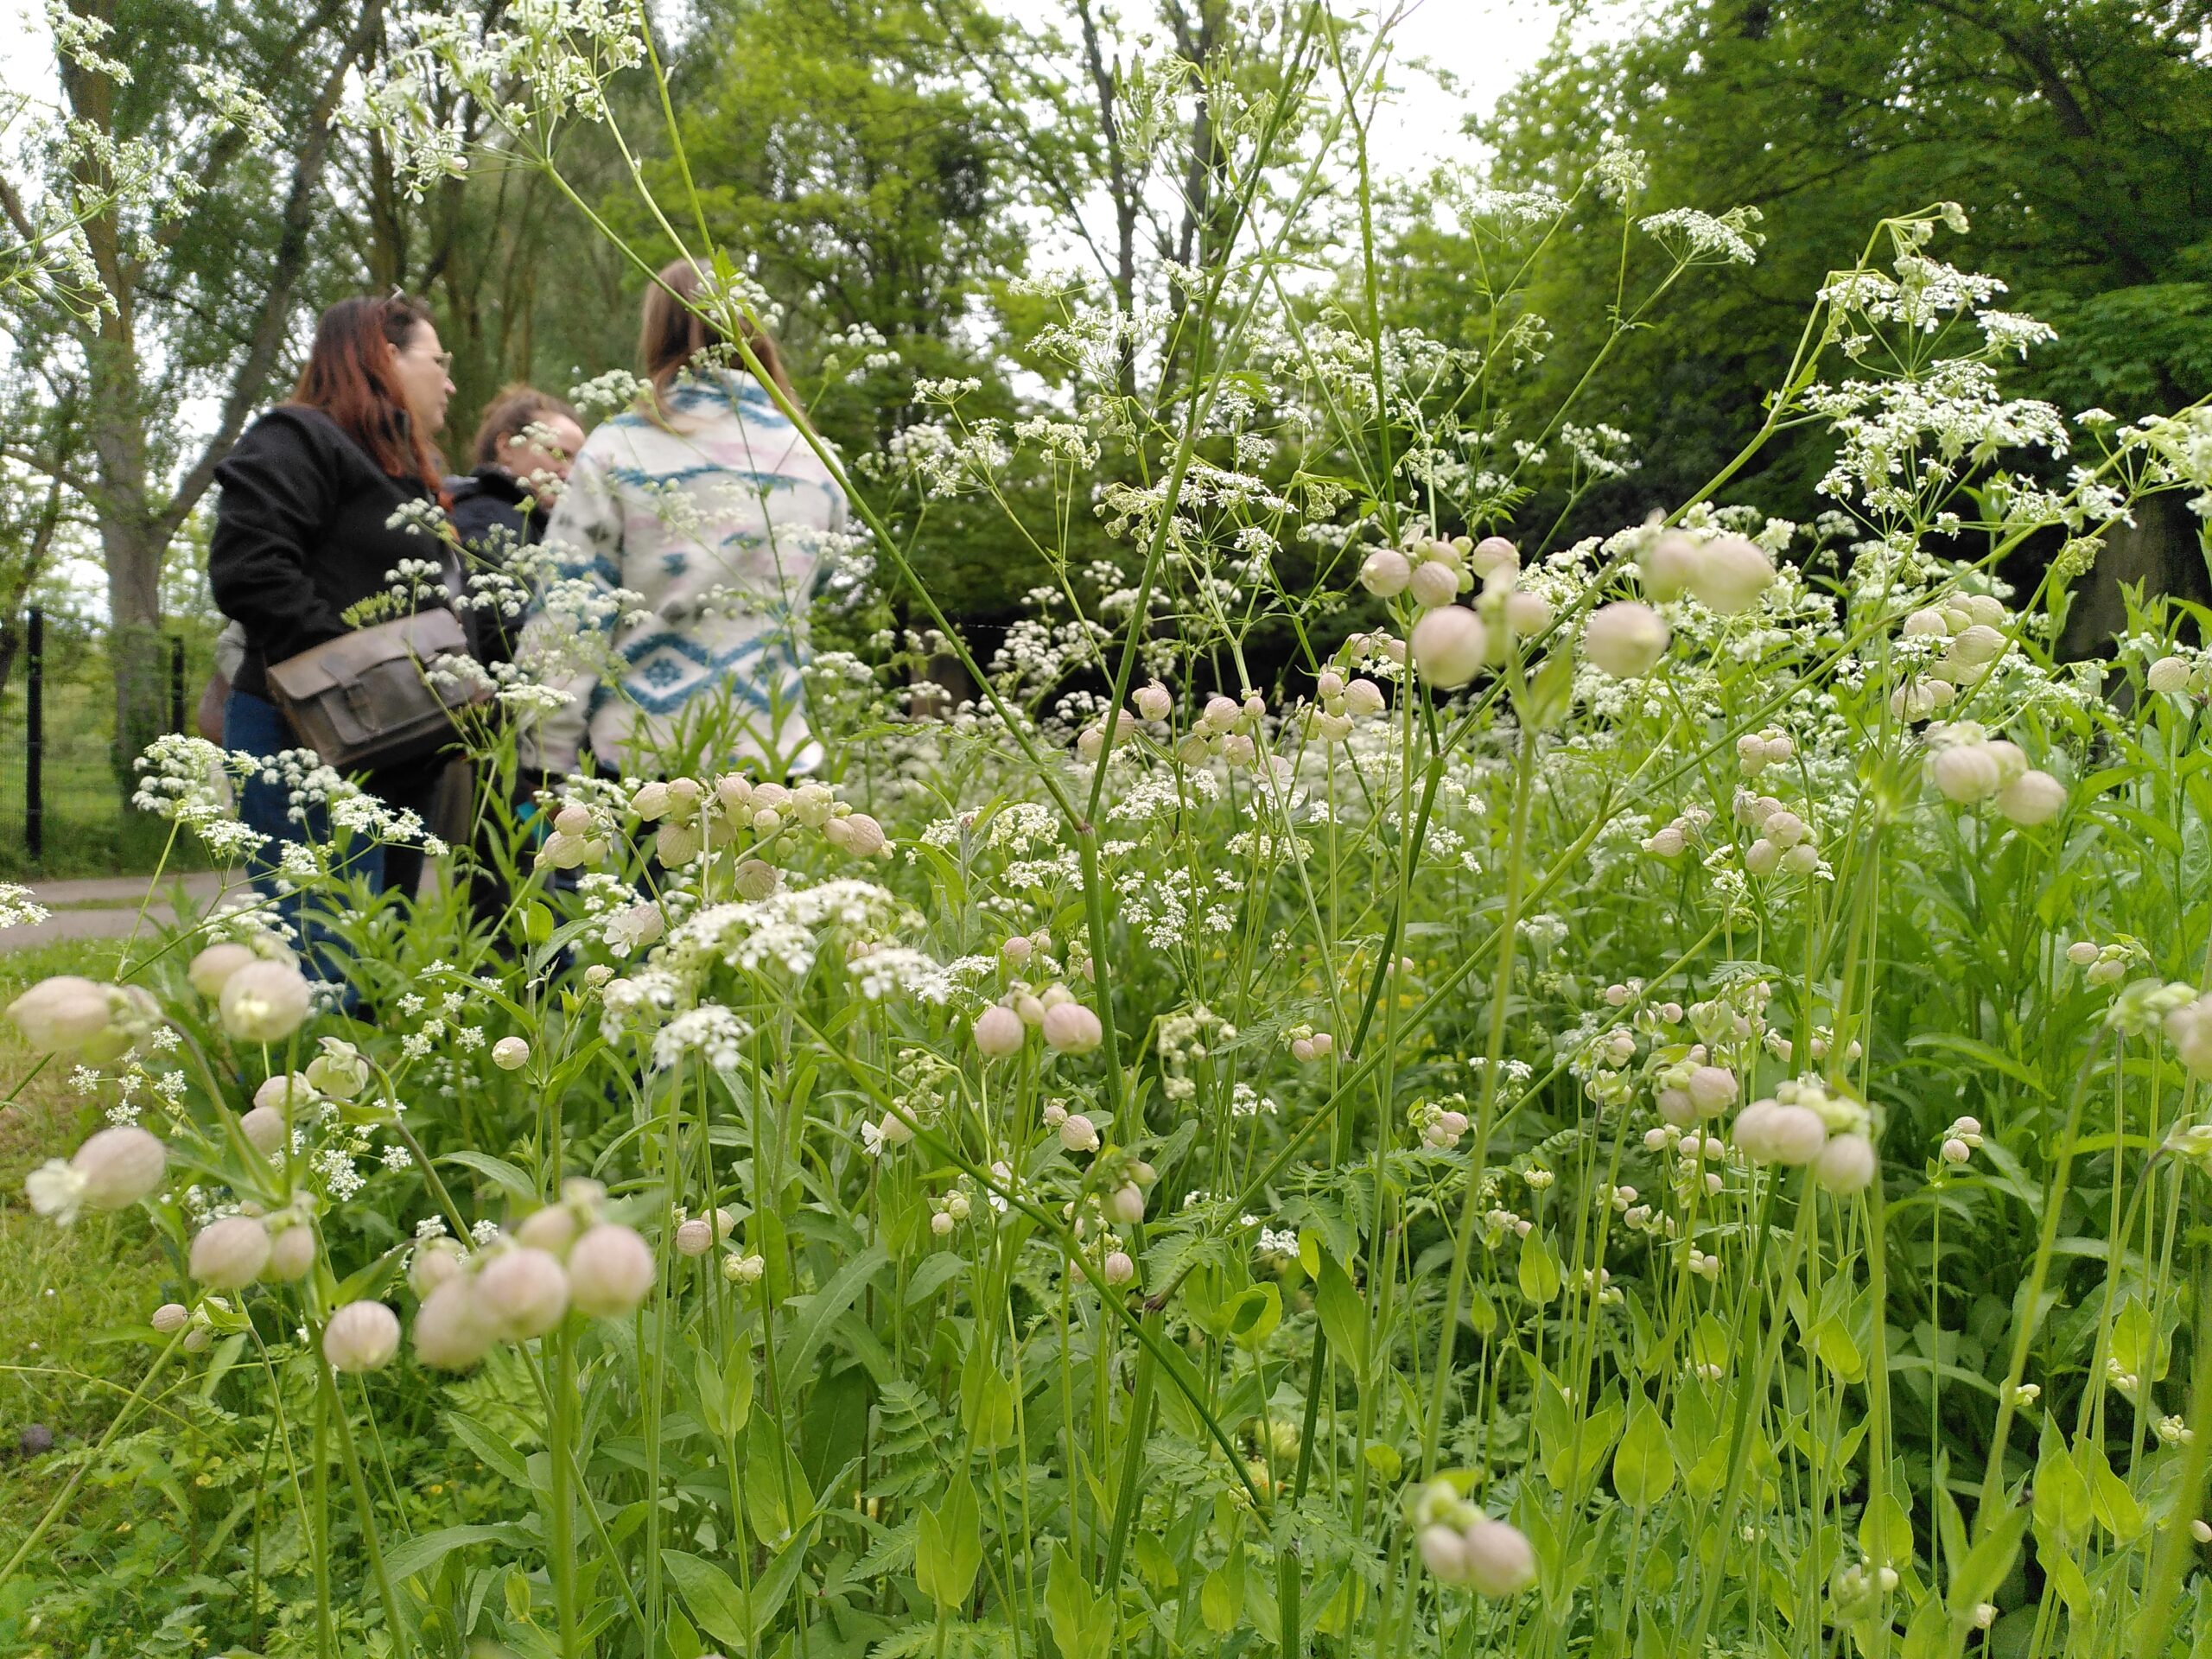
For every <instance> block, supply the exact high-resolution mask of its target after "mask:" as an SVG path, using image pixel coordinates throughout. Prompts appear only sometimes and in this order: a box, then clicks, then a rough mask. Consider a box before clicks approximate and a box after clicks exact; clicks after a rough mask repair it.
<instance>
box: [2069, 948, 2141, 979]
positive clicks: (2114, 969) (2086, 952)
mask: <svg viewBox="0 0 2212 1659" xmlns="http://www.w3.org/2000/svg"><path fill="white" fill-rule="evenodd" d="M2135 955H2136V950H2135V946H2134V945H2133V944H2123V943H2114V944H2104V945H2101V944H2097V943H2096V942H2095V941H2094V939H2076V940H2075V941H2074V943H2073V944H2069V945H2068V946H2067V947H2066V960H2067V961H2069V962H2070V963H2073V964H2074V965H2075V967H2076V968H2081V969H2086V970H2087V971H2086V972H2084V973H2083V974H2082V979H2083V980H2084V981H2086V982H2088V983H2089V984H2091V985H2116V984H2118V983H2119V982H2120V981H2121V980H2123V979H2125V978H2126V977H2127V969H2128V967H2129V965H2130V964H2131V963H2133V961H2134V960H2135Z"/></svg>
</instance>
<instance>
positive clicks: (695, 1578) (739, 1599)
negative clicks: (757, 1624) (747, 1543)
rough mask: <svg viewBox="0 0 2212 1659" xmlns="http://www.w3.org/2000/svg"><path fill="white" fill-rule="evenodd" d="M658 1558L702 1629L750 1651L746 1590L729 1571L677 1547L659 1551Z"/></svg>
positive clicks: (750, 1641)
mask: <svg viewBox="0 0 2212 1659" xmlns="http://www.w3.org/2000/svg"><path fill="white" fill-rule="evenodd" d="M660 1561H661V1566H662V1567H663V1568H664V1570H665V1571H666V1572H667V1573H668V1578H669V1582H670V1583H671V1584H673V1585H674V1586H676V1592H677V1594H678V1595H680V1596H682V1597H683V1605H685V1606H686V1607H688V1608H690V1610H691V1617H692V1618H696V1619H697V1620H698V1621H699V1628H700V1629H701V1630H704V1631H706V1633H707V1634H708V1635H709V1636H711V1637H714V1638H715V1641H717V1642H726V1643H729V1644H730V1645H731V1646H732V1647H734V1648H739V1649H743V1650H745V1651H747V1652H750V1651H751V1650H752V1647H753V1631H752V1629H751V1621H750V1620H749V1619H748V1618H747V1615H746V1608H745V1592H743V1591H742V1590H741V1589H739V1588H738V1587H737V1586H736V1585H734V1584H733V1583H732V1582H731V1581H730V1576H729V1574H728V1573H725V1572H723V1571H722V1569H721V1567H716V1566H715V1564H714V1563H713V1562H712V1561H710V1560H706V1559H705V1558H704V1557H702V1556H698V1555H693V1554H689V1553H687V1552H685V1551H683V1550H680V1549H664V1550H662V1551H661V1553H660Z"/></svg>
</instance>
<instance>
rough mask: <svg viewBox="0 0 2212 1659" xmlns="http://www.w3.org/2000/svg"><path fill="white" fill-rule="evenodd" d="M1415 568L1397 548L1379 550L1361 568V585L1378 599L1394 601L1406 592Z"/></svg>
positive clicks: (1370, 555) (1368, 557)
mask: <svg viewBox="0 0 2212 1659" xmlns="http://www.w3.org/2000/svg"><path fill="white" fill-rule="evenodd" d="M1413 575H1414V568H1413V566H1412V564H1411V563H1408V561H1407V558H1406V556H1405V555H1404V554H1402V553H1401V552H1399V551H1398V550H1396V549H1395V548H1389V547H1385V548H1379V549H1377V550H1376V551H1374V552H1372V553H1370V554H1369V555H1368V556H1367V561H1366V563H1363V564H1362V565H1361V566H1360V567H1359V585H1360V586H1361V587H1363V588H1366V589H1367V591H1368V592H1369V593H1370V594H1374V595H1375V596H1376V598H1377V599H1393V598H1395V597H1396V596H1397V595H1398V594H1402V593H1404V592H1405V591H1406V584H1407V583H1408V582H1411V581H1412V580H1413Z"/></svg>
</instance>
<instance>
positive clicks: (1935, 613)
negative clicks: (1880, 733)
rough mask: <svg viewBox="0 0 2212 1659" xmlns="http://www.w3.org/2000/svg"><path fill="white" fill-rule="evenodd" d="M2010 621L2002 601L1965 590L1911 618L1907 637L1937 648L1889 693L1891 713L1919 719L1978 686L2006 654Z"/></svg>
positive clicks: (1907, 719)
mask: <svg viewBox="0 0 2212 1659" xmlns="http://www.w3.org/2000/svg"><path fill="white" fill-rule="evenodd" d="M2011 621H2012V618H2011V616H2010V614H2009V613H2007V612H2006V611H2005V607H2004V605H2003V604H2002V603H2001V602H1999V601H1997V600H1995V599H1993V598H1992V597H1991V596H1990V595H1989V594H1961V595H1959V596H1957V597H1955V598H1953V599H1951V600H1949V601H1946V602H1945V603H1944V604H1943V605H1942V606H1941V607H1937V606H1932V605H1931V606H1926V607H1922V608H1921V609H1919V610H1916V611H1915V612H1913V613H1911V614H1910V615H1909V616H1907V617H1906V618H1905V620H1904V628H1903V632H1904V637H1905V638H1906V639H1923V640H1927V641H1929V643H1930V644H1931V645H1937V646H1938V647H1939V648H1938V650H1937V652H1936V655H1935V656H1934V658H1932V659H1931V660H1929V662H1928V664H1927V665H1926V666H1925V667H1924V668H1923V670H1922V671H1920V672H1919V673H1917V674H1916V675H1915V676H1914V677H1912V678H1910V679H1909V680H1907V681H1906V682H1905V683H1903V684H1902V685H1900V686H1898V687H1897V690H1895V691H1893V692H1891V694H1890V712H1891V714H1892V715H1895V716H1896V717H1897V719H1899V720H1903V721H1923V720H1927V719H1929V718H1931V717H1932V716H1934V715H1937V714H1940V713H1942V711H1943V710H1944V709H1948V708H1949V707H1950V706H1951V704H1952V702H1954V701H1955V699H1956V697H1957V696H1958V693H1959V692H1960V691H1961V690H1964V689H1966V688H1967V687H1968V686H1972V685H1975V684H1978V683H1980V681H1981V680H1982V679H1983V678H1984V677H1986V676H1987V675H1988V673H1989V671H1990V668H1991V667H1992V665H1993V664H1995V663H1996V661H1997V659H1998V658H2000V657H2002V656H2003V655H2004V654H2005V647H2006V645H2009V644H2010V643H2011V641H2010V639H2009V637H2008V636H2007V635H2006V633H2005V628H2006V627H2007V626H2010V624H2011Z"/></svg>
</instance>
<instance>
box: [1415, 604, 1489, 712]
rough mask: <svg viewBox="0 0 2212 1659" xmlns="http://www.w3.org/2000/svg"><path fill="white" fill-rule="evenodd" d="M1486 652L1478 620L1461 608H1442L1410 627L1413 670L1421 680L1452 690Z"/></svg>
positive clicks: (1475, 668)
mask: <svg viewBox="0 0 2212 1659" xmlns="http://www.w3.org/2000/svg"><path fill="white" fill-rule="evenodd" d="M1489 649H1490V642H1489V635H1488V631H1487V630H1486V629H1484V626H1483V620H1482V618H1480V617H1478V616H1477V615H1476V614H1475V613H1473V612H1472V611H1471V610H1469V609H1467V607H1465V606H1464V605H1446V606H1445V607H1442V608H1440V609H1438V610H1433V611H1431V612H1429V613H1427V615H1426V616H1424V617H1422V618H1421V620H1420V621H1418V622H1416V623H1414V634H1413V656H1414V668H1415V669H1416V670H1417V671H1419V672H1420V674H1421V678H1423V679H1424V680H1427V682H1428V683H1430V684H1431V685H1434V686H1438V687H1440V688H1442V689H1443V690H1447V691H1449V690H1457V689H1458V688H1459V687H1460V686H1463V685H1465V684H1466V683H1467V682H1468V681H1470V680H1471V679H1473V678H1474V677H1475V676H1476V674H1477V673H1478V671H1480V670H1481V668H1482V665H1483V663H1484V659H1485V658H1486V657H1487V655H1488V652H1489Z"/></svg>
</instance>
